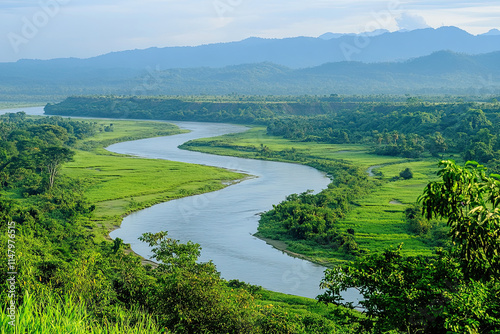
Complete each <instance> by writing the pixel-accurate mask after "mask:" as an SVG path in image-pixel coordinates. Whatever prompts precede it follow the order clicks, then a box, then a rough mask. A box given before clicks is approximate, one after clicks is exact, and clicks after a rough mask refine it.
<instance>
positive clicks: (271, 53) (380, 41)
mask: <svg viewBox="0 0 500 334" xmlns="http://www.w3.org/2000/svg"><path fill="white" fill-rule="evenodd" d="M497 31H498V30H497ZM497 31H495V30H491V31H490V32H488V33H486V34H483V35H478V36H475V35H471V34H469V33H468V32H466V31H464V30H461V29H459V28H456V27H441V28H438V29H433V28H428V29H419V30H413V31H398V32H393V33H390V32H386V31H384V30H380V31H375V32H372V33H366V34H358V35H356V34H342V35H338V34H331V35H329V34H328V33H327V34H325V35H326V36H329V37H331V36H332V35H333V36H334V37H335V38H328V37H326V38H325V35H322V36H320V37H318V38H314V37H293V38H283V39H264V38H256V37H252V38H247V39H245V40H242V41H238V42H230V43H217V44H206V45H200V46H194V47H165V48H149V49H144V50H128V51H121V52H112V53H108V54H105V55H101V56H97V57H92V58H88V59H76V58H66V59H54V60H49V61H40V60H21V61H19V62H18V63H19V64H24V65H27V66H28V65H29V64H37V65H43V66H50V65H58V66H75V67H91V68H130V69H141V70H142V69H145V68H146V67H148V66H149V67H152V68H157V67H159V68H161V69H170V68H190V67H225V66H230V65H239V64H247V63H261V62H272V63H276V64H280V65H284V66H287V67H290V68H307V67H313V66H318V65H321V64H324V63H328V62H340V61H362V62H367V63H372V62H387V61H402V60H407V59H410V58H415V57H421V56H425V55H429V54H431V53H433V52H436V51H441V50H450V51H454V52H463V53H467V54H481V53H488V52H493V51H500V32H499V34H497V33H496V32H497ZM372 35H375V36H372Z"/></svg>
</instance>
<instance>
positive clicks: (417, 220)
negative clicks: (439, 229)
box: [404, 204, 432, 235]
mask: <svg viewBox="0 0 500 334" xmlns="http://www.w3.org/2000/svg"><path fill="white" fill-rule="evenodd" d="M404 215H405V220H406V223H407V224H408V227H409V228H410V230H411V232H412V233H415V234H417V235H425V234H427V233H428V232H429V230H430V229H431V228H432V224H431V222H430V221H429V220H427V219H425V218H424V216H423V215H422V207H421V206H420V205H418V204H414V205H411V206H409V207H407V208H406V209H405V211H404Z"/></svg>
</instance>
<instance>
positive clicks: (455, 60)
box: [0, 27, 500, 95]
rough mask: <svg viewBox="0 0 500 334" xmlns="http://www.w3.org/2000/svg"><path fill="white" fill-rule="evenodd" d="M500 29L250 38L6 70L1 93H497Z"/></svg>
mask: <svg viewBox="0 0 500 334" xmlns="http://www.w3.org/2000/svg"><path fill="white" fill-rule="evenodd" d="M499 51H500V31H498V30H495V29H494V30H491V31H490V32H488V33H486V34H483V35H477V36H475V35H471V34H469V33H467V32H466V31H463V30H461V29H459V28H456V27H442V28H438V29H432V28H428V29H420V30H413V31H399V32H393V33H390V32H387V31H384V30H379V31H375V32H372V33H368V34H358V35H355V34H344V35H340V34H332V33H327V34H324V35H322V36H320V37H318V38H312V37H295V38H286V39H262V38H248V39H245V40H243V41H239V42H231V43H220V44H209V45H201V46H197V47H167V48H149V49H145V50H130V51H123V52H114V53H109V54H105V55H101V56H97V57H93V58H88V59H76V58H66V59H54V60H45V61H42V60H20V61H18V62H16V63H0V85H1V86H0V87H2V91H4V92H5V93H8V92H9V91H11V92H12V93H15V92H17V91H18V90H19V89H21V87H24V88H26V89H27V90H28V91H29V90H31V91H33V92H36V93H38V94H46V95H47V94H51V93H50V92H51V91H52V93H53V94H63V95H64V94H67V95H70V94H102V93H114V94H136V95H148V94H228V93H232V92H236V93H241V94H329V93H341V94H368V93H369V94H377V93H384V94H401V93H405V94H406V93H420V94H431V93H434V94H436V93H441V94H478V93H483V94H497V92H499V91H500V90H499V88H500V77H499V74H500V69H499V65H498V64H500V52H499Z"/></svg>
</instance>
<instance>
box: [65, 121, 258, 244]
mask: <svg viewBox="0 0 500 334" xmlns="http://www.w3.org/2000/svg"><path fill="white" fill-rule="evenodd" d="M92 122H96V123H97V125H98V126H99V127H101V128H104V127H109V126H110V124H112V127H113V131H109V132H106V131H101V132H99V133H98V134H97V135H95V136H93V137H90V138H87V139H85V140H83V141H81V142H80V143H79V144H78V146H77V148H79V149H78V150H77V151H76V154H75V157H74V161H72V162H69V163H67V164H65V166H64V168H63V173H64V174H66V175H68V176H72V177H76V178H83V179H85V180H87V188H86V190H85V195H86V197H87V199H88V200H89V201H90V202H91V203H94V204H95V205H96V210H95V212H94V218H93V223H94V225H93V226H92V228H93V229H94V230H95V231H97V232H98V233H96V242H100V241H103V240H105V239H106V240H110V237H109V233H110V232H112V231H113V230H115V229H117V228H119V226H120V224H121V221H122V219H123V218H124V217H125V216H127V215H129V214H130V213H132V212H136V211H139V210H142V209H144V208H147V207H150V206H153V205H155V204H158V203H162V202H166V201H170V200H173V199H178V198H182V197H188V196H193V195H198V194H203V193H207V192H211V191H216V190H219V189H223V188H225V187H227V186H229V185H231V184H234V183H236V182H240V181H241V180H243V179H245V178H246V177H248V175H244V174H241V173H237V172H234V171H229V170H225V169H222V168H215V167H209V166H201V165H193V164H187V163H180V162H174V161H167V160H158V159H144V158H137V157H133V156H127V155H120V154H116V153H113V152H110V151H107V150H106V149H105V147H107V146H109V145H111V144H113V143H118V142H123V141H130V140H138V139H143V138H151V137H158V136H168V135H174V134H180V133H185V132H187V131H185V130H181V129H179V128H178V127H176V126H174V125H172V124H168V123H164V122H147V121H141V122H136V121H118V120H112V121H110V120H92Z"/></svg>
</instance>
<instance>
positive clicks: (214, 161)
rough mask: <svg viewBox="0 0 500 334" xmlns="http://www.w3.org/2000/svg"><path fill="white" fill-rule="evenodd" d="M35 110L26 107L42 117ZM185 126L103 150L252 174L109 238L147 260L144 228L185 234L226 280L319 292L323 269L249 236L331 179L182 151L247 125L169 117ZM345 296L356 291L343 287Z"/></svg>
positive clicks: (167, 206) (146, 216)
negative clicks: (275, 210) (268, 214)
mask: <svg viewBox="0 0 500 334" xmlns="http://www.w3.org/2000/svg"><path fill="white" fill-rule="evenodd" d="M40 109H41V108H24V109H11V110H10V111H11V112H13V111H18V110H24V111H25V112H26V113H28V114H37V115H40V114H41V113H40ZM171 123H174V124H176V125H177V126H179V127H181V128H183V129H188V130H190V131H191V132H189V133H185V134H180V135H174V136H168V137H158V138H149V139H143V140H136V141H130V142H123V143H118V144H115V145H111V146H110V147H108V148H107V149H108V150H110V151H112V152H116V153H122V154H130V155H135V156H140V157H146V158H156V159H167V160H173V161H181V162H187V163H196V164H203V165H210V166H216V167H222V168H228V169H231V170H236V171H240V172H243V173H245V174H249V175H253V176H255V177H254V178H250V179H246V180H244V181H243V182H240V183H237V184H234V185H231V186H229V187H226V188H224V189H222V190H219V191H216V192H212V193H207V194H203V195H198V196H192V197H187V198H182V199H178V200H173V201H169V202H166V203H162V204H158V205H155V206H152V207H150V208H148V209H145V210H141V211H139V212H136V213H133V214H131V215H129V216H127V217H125V218H124V220H123V222H122V225H121V227H120V228H119V229H117V230H115V231H113V232H112V233H111V234H110V236H111V237H112V238H113V239H114V238H121V239H122V240H123V241H124V242H125V243H129V244H131V247H132V249H133V250H134V251H135V252H136V253H137V254H139V255H141V256H143V257H145V258H149V256H150V255H151V252H150V249H149V247H148V246H147V245H146V244H145V243H142V242H140V241H139V240H138V239H137V238H138V237H139V236H140V235H141V234H142V233H144V232H153V233H154V232H159V231H168V233H169V236H170V237H172V238H175V239H178V240H181V241H182V242H186V241H188V240H191V241H193V242H196V243H199V244H200V245H201V247H202V252H201V258H200V260H201V261H210V260H212V261H213V262H214V263H215V265H216V266H217V269H218V270H219V271H220V272H221V276H222V277H223V278H225V279H239V280H241V281H245V282H247V283H251V284H256V285H260V286H262V287H264V288H266V289H269V290H274V291H279V292H283V293H288V294H294V295H298V296H304V297H309V298H314V297H316V296H317V295H318V294H319V293H320V292H321V291H320V290H319V283H320V280H321V278H322V277H323V272H324V269H325V268H324V267H322V266H319V265H316V264H314V263H311V262H309V261H305V260H302V259H299V258H294V257H291V256H289V255H287V254H286V253H284V252H282V251H279V250H277V249H275V248H274V247H272V246H270V245H268V244H266V243H265V242H264V241H262V240H260V239H258V238H256V237H254V236H253V234H254V233H255V232H256V231H257V226H258V221H259V214H260V213H262V212H264V211H267V210H270V209H272V205H273V204H278V203H279V202H281V201H283V200H284V199H285V197H286V196H287V195H290V194H292V193H300V192H304V191H306V190H313V191H314V192H318V191H320V190H321V189H324V188H326V186H327V185H328V183H329V179H328V178H327V177H326V175H325V174H324V173H322V172H319V171H318V170H316V169H314V168H311V167H308V166H303V165H299V164H290V163H280V162H272V161H261V160H252V159H243V158H236V157H227V156H217V155H210V154H204V153H199V152H192V151H185V150H180V149H178V148H177V147H178V146H179V145H180V144H182V143H184V142H186V141H188V140H192V139H197V138H205V137H214V136H219V135H222V134H227V133H236V132H242V131H245V130H246V129H247V128H246V127H243V126H238V125H230V124H216V123H196V122H171ZM345 297H346V299H348V300H353V299H356V296H355V294H354V293H353V292H351V293H348V294H347V295H346V296H345Z"/></svg>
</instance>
